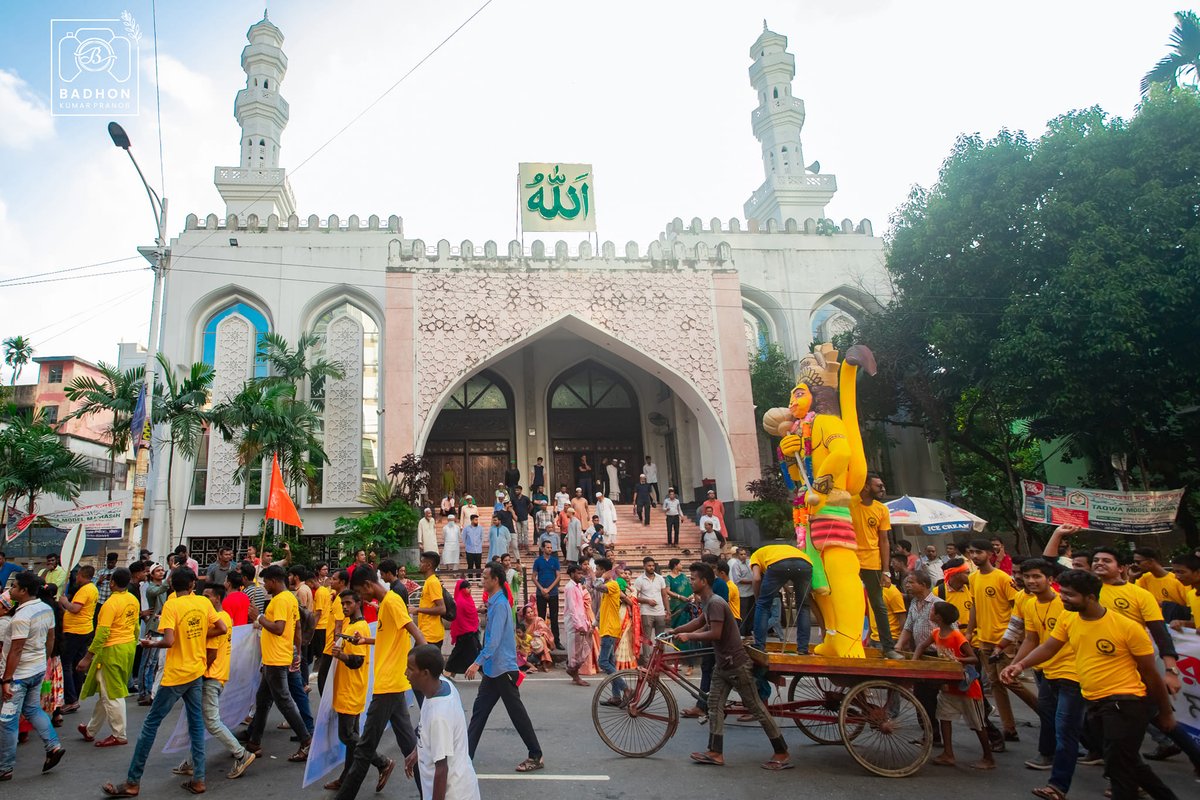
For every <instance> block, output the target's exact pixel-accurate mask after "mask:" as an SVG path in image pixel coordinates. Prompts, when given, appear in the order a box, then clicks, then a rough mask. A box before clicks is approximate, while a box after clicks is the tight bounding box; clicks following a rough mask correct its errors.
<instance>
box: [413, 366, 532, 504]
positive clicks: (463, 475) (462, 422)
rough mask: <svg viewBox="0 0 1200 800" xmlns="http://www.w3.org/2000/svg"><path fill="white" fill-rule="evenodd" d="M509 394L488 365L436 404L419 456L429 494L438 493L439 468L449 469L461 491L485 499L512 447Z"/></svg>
mask: <svg viewBox="0 0 1200 800" xmlns="http://www.w3.org/2000/svg"><path fill="white" fill-rule="evenodd" d="M515 433H516V425H515V422H514V419H513V394H512V388H511V387H509V385H508V383H507V382H506V381H505V380H504V379H503V378H501V377H500V376H499V375H497V374H496V373H494V372H491V371H490V370H484V371H482V372H480V373H479V374H477V375H475V376H473V377H471V378H468V379H467V382H466V383H464V384H463V385H462V386H460V387H459V388H458V389H457V390H455V391H454V393H453V394H451V395H450V396H449V397H448V398H447V399H446V402H445V404H444V405H443V406H442V410H441V412H440V413H439V414H438V417H437V421H436V422H434V424H433V430H432V432H431V433H430V434H429V442H428V444H427V445H426V447H425V456H426V457H427V458H428V459H429V461H430V468H429V475H430V485H429V496H430V497H431V498H440V497H441V496H442V494H443V491H444V489H443V477H442V476H443V474H444V472H445V470H446V469H447V468H449V470H450V471H451V472H453V473H454V476H455V487H456V489H457V491H458V493H459V495H460V496H461V495H462V494H471V495H473V496H474V497H475V500H476V502H481V503H484V504H487V505H490V504H491V498H492V492H493V491H494V490H495V488H496V485H497V484H499V483H502V482H503V481H504V470H505V469H506V468H507V467H508V462H509V459H510V458H511V457H512V454H513V453H515V452H516V450H515V447H514V445H515V443H514V438H513V437H514V435H515Z"/></svg>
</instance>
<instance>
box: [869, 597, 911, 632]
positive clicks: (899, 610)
mask: <svg viewBox="0 0 1200 800" xmlns="http://www.w3.org/2000/svg"><path fill="white" fill-rule="evenodd" d="M883 604H884V605H885V606H887V610H888V630H889V631H891V633H892V641H893V642H898V641H900V632H901V631H903V630H904V625H903V624H902V623H901V622H900V616H899V615H900V614H907V613H908V607H907V606H905V605H904V595H903V594H901V593H900V590H899V589H897V588H896V587H895V586H893V585H888V586H884V587H883ZM867 622H868V623H869V624H870V626H871V641H872V642H878V641H879V628H878V627H876V625H875V614H874V612H873V611H872V610H871V604H870V603H867Z"/></svg>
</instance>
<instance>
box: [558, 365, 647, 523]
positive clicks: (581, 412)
mask: <svg viewBox="0 0 1200 800" xmlns="http://www.w3.org/2000/svg"><path fill="white" fill-rule="evenodd" d="M547 397H548V405H549V408H548V409H547V417H546V418H547V423H548V426H549V434H550V453H551V459H552V462H551V465H550V476H549V479H550V481H551V485H552V486H555V487H557V486H558V485H560V484H563V483H565V484H566V485H567V487H568V489H574V487H576V486H579V485H580V481H579V472H578V467H579V465H580V464H581V463H582V459H583V458H584V457H585V456H586V458H587V463H588V464H590V465H591V466H592V467H593V468H594V470H595V474H596V475H597V476H598V477H599V478H600V480H601V481H605V482H606V481H607V476H606V475H605V473H604V471H603V470H602V469H601V465H602V464H603V463H604V459H609V460H617V461H624V462H625V469H624V470H623V471H622V477H621V482H622V486H621V501H622V502H628V500H629V495H630V492H631V488H632V483H633V482H634V481H636V480H637V476H638V470H639V468H640V465H641V463H642V422H641V415H640V414H639V412H638V400H637V395H636V394H635V393H634V391H633V387H632V386H631V385H630V383H629V381H627V380H626V379H625V378H624V377H622V376H621V375H619V374H617V373H616V372H614V371H613V370H611V369H609V368H608V367H605V366H603V365H601V364H598V363H597V362H595V361H591V360H588V361H583V362H581V363H579V364H577V365H575V366H574V367H572V368H571V369H569V370H567V371H566V372H564V373H562V374H561V375H559V376H558V377H557V378H556V379H555V380H554V381H553V383H551V384H550V390H549V392H548V393H547ZM606 490H607V491H608V492H609V493H610V494H611V493H612V487H607V486H606Z"/></svg>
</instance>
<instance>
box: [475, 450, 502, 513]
mask: <svg viewBox="0 0 1200 800" xmlns="http://www.w3.org/2000/svg"><path fill="white" fill-rule="evenodd" d="M507 466H508V456H506V455H490V454H486V455H485V454H482V453H472V454H471V455H469V456H467V491H468V493H470V494H471V495H472V496H473V497H474V498H475V504H476V505H479V506H485V505H486V506H490V505H492V504H493V503H494V502H495V501H496V485H497V484H500V483H503V482H504V469H505V468H506V467H507Z"/></svg>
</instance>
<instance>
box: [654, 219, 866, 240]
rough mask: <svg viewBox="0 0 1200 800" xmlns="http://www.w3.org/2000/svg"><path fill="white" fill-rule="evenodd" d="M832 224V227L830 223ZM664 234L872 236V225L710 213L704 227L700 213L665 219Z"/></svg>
mask: <svg viewBox="0 0 1200 800" xmlns="http://www.w3.org/2000/svg"><path fill="white" fill-rule="evenodd" d="M831 226H832V227H831ZM664 233H665V238H666V239H672V238H674V237H675V236H676V235H678V234H688V233H692V234H701V233H703V234H714V233H717V234H746V233H793V234H797V233H798V234H809V235H813V236H830V235H833V234H838V235H841V234H858V235H861V236H874V235H875V226H874V225H873V224H872V223H871V220H869V219H865V218H864V219H861V220H859V221H858V222H857V223H856V222H854V220H852V219H850V218H846V219H843V220H842V221H841V222H840V223H836V222H834V221H833V220H831V219H828V218H822V219H814V218H813V217H808V218H806V219H804V220H803V221H801V220H797V219H794V218H791V217H789V218H788V219H787V220H785V221H784V222H783V224H782V225H780V224H779V222H778V221H777V220H775V219H768V220H767V221H766V224H763V223H761V222H759V221H758V220H756V219H751V220H746V221H743V220H740V219H738V218H737V217H733V218H731V219H730V220H729V222H727V223H722V222H721V220H720V219H719V218H717V217H713V218H712V219H711V220H709V222H708V226H707V227H706V226H705V224H704V220H702V219H700V217H692V221H691V222H690V223H687V224H685V223H684V221H683V220H682V219H681V218H679V217H676V218H675V219H673V220H671V221H670V222H668V223H667V225H666V228H665V229H664Z"/></svg>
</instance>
